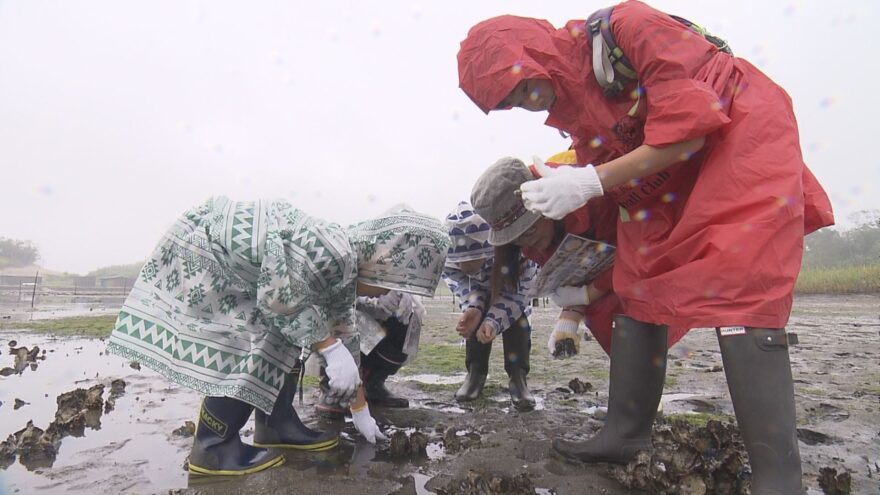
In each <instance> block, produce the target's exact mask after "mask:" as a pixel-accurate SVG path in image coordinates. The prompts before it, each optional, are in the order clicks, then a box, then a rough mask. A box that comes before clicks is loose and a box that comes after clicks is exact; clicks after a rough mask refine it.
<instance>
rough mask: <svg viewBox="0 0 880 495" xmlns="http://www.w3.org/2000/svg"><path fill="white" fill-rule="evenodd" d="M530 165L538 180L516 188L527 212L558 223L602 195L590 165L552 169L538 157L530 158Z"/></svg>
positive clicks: (596, 175) (594, 171)
mask: <svg viewBox="0 0 880 495" xmlns="http://www.w3.org/2000/svg"><path fill="white" fill-rule="evenodd" d="M534 163H535V169H536V170H537V171H538V173H539V174H541V178H540V179H538V180H530V181H527V182H525V183H523V185H521V186H520V187H519V189H520V191H521V192H522V200H523V204H524V205H525V207H526V208H527V209H529V210H531V211H534V212H536V213H540V214H542V215H544V216H545V217H549V218H552V219H554V220H559V219H561V218H563V217H565V215H568V214H569V213H571V212H573V211H574V210H576V209H578V208H580V207H581V206H583V205H585V204H587V201H588V200H589V199H590V198H594V197H596V196H601V195H603V194H605V192H604V191H603V190H602V183H601V182H599V175H598V174H597V173H596V169H595V168H594V167H593V166H592V165H587V166H586V167H570V166H568V165H563V166H560V167H557V168H552V167H548V166H547V165H546V164H545V163H544V161H543V160H541V159H540V158H538V157H535V158H534Z"/></svg>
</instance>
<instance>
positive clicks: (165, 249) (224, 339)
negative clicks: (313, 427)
mask: <svg viewBox="0 0 880 495" xmlns="http://www.w3.org/2000/svg"><path fill="white" fill-rule="evenodd" d="M356 277H357V256H356V254H355V252H354V250H353V249H352V246H351V244H350V242H349V239H348V236H347V234H346V232H345V230H344V229H343V228H342V227H340V226H338V225H336V224H332V223H326V222H323V221H321V220H318V219H315V218H312V217H310V216H308V215H306V214H305V213H303V212H302V211H300V210H297V209H295V208H293V207H292V206H291V205H290V204H288V203H286V202H283V201H257V202H233V201H230V200H229V199H227V198H223V197H217V198H212V199H210V200H208V201H207V202H206V203H205V204H203V205H201V206H198V207H196V208H193V209H191V210H189V211H187V212H186V213H185V214H184V215H183V216H182V217H181V218H179V219H178V220H177V222H176V223H175V224H174V226H172V227H171V229H169V231H168V232H167V233H166V234H165V236H164V237H163V238H162V240H161V241H160V243H159V245H158V247H157V248H156V249H155V251H154V252H153V254H152V256H150V258H149V259H148V260H147V262H146V263H145V264H144V267H143V268H142V269H141V272H140V274H139V277H138V280H137V282H136V283H135V284H134V287H133V288H132V291H131V293H130V294H129V296H128V298H127V299H126V301H125V305H124V306H123V308H122V311H121V312H120V313H119V317H118V319H117V321H116V326H115V329H114V331H113V333H112V335H111V337H110V343H109V345H108V349H109V351H111V352H113V353H115V354H118V355H120V356H123V357H124V358H126V359H129V360H134V361H139V362H141V363H143V364H144V365H145V366H147V367H149V368H152V369H153V370H155V371H157V372H159V373H161V374H162V375H164V376H165V377H167V378H168V379H169V380H170V381H172V382H175V383H178V384H181V385H185V386H188V387H190V388H193V389H195V390H197V391H199V392H201V393H203V394H205V395H210V396H226V397H234V398H237V399H240V400H243V401H245V402H247V403H249V404H252V405H254V406H256V407H259V408H260V409H262V410H264V411H267V412H268V411H271V409H272V406H273V404H274V402H275V398H276V397H277V396H278V389H279V388H280V386H281V384H282V382H283V380H284V375H285V373H287V372H289V371H290V370H291V369H292V368H293V365H294V363H295V362H296V360H297V358H299V357H300V355H301V354H302V348H306V349H308V348H309V346H311V345H312V344H313V343H314V342H316V341H318V340H321V339H324V338H326V337H327V335H328V334H329V332H330V329H332V328H334V327H344V326H351V325H352V324H353V314H354V301H355V287H356V284H355V280H356ZM348 344H349V346H350V348H352V349H355V350H356V349H357V348H358V346H359V344H358V342H357V341H356V339H355V341H353V342H349V343H348Z"/></svg>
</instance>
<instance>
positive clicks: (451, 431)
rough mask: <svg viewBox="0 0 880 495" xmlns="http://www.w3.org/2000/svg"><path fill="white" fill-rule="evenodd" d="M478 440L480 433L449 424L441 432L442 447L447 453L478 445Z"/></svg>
mask: <svg viewBox="0 0 880 495" xmlns="http://www.w3.org/2000/svg"><path fill="white" fill-rule="evenodd" d="M480 440H481V437H480V434H479V433H477V432H475V431H468V430H465V429H461V428H456V427H454V426H450V427H449V428H448V429H447V430H446V432H445V433H444V434H443V447H444V448H445V449H446V452H447V453H450V454H453V453H455V452H460V451H462V450H466V449H469V448H471V447H473V446H475V445H479V443H480Z"/></svg>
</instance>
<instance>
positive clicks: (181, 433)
mask: <svg viewBox="0 0 880 495" xmlns="http://www.w3.org/2000/svg"><path fill="white" fill-rule="evenodd" d="M195 433H196V425H195V423H193V422H192V421H186V422H185V423H184V424H183V426H181V427H180V428H177V429H176V430H174V431H172V432H171V434H172V435H174V436H176V437H183V438H189V437H191V436H193V435H195Z"/></svg>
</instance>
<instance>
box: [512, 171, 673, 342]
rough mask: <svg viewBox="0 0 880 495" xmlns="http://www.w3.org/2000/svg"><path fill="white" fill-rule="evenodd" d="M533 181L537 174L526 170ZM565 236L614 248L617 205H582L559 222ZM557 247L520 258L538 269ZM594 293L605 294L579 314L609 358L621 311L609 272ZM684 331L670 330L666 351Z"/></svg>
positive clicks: (602, 201) (597, 201) (605, 201)
mask: <svg viewBox="0 0 880 495" xmlns="http://www.w3.org/2000/svg"><path fill="white" fill-rule="evenodd" d="M547 165H549V166H551V167H558V166H559V165H564V163H552V162H549V161H548V162H547ZM529 168H530V169H531V171H532V174H534V175H535V176H536V177H538V176H539V175H538V173H537V171H535V169H534V167H529ZM562 221H563V224H564V229H565V232H566V233H567V234H576V235H580V236H584V237H587V238H590V239H595V240H597V241H602V242H607V243H609V244H613V245H616V244H617V204H616V203H615V202H614V200H613V199H612V198H611V197H609V196H603V197H601V198H593V199H592V200H590V201H589V202H588V203H587V204H586V205H584V206H583V207H581V208H578V209H577V210H575V211H573V212H571V213H569V214H568V215H566V216H565V218H564V219H563V220H562ZM558 247H559V243H558V242H557V243H555V244H554V245H553V246H551V247H550V248H549V249H548V250H546V251H540V250H536V249H530V248H523V255H524V256H525V257H526V258H529V259H530V260H532V261H534V262H535V263H537V264H538V266H544V263H546V262H547V260H549V259H550V257H551V256H552V255H553V253H554V252H555V251H556V249H557V248H558ZM593 285H594V286H595V287H596V289H598V290H600V291H602V292H605V293H606V294H605V296H603V297H602V298H601V299H599V300H598V301H596V302H594V303H592V304H590V305H588V306H586V307H585V308H584V311H583V313H582V314H583V315H584V322H585V323H586V325H587V328H589V329H590V333H592V334H593V336H594V337H596V342H598V343H599V345H600V346H602V349H604V350H605V353H606V354H608V355H609V356H610V355H611V328H612V323H613V319H614V315H616V314H621V313H622V312H623V307H622V305H621V302H620V298H619V297H617V294H615V293H614V289H613V287H612V271H611V270H607V271H605V272H604V273H602V274H601V275H599V277H597V278H596V279H595V280H594V281H593ZM687 331H688V329H687V328H670V329H669V332H668V333H667V348H669V347H672V346H673V345H674V344H675V343H676V342H678V341H679V340H681V338H682V337H684V335H685V334H686V333H687Z"/></svg>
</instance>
